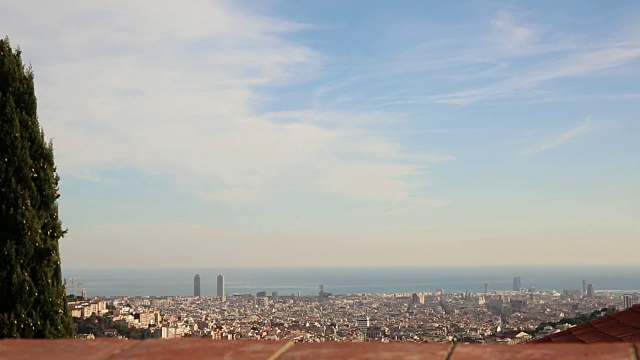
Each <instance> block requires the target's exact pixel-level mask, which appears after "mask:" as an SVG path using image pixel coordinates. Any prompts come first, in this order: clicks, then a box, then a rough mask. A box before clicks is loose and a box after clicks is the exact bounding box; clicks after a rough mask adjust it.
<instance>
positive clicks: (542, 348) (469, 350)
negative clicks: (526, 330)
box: [450, 343, 632, 360]
mask: <svg viewBox="0 0 640 360" xmlns="http://www.w3.org/2000/svg"><path fill="white" fill-rule="evenodd" d="M542 359H545V360H546V359H562V360H572V359H607V360H618V359H620V360H631V359H632V358H631V350H630V344H624V343H618V344H591V345H584V344H563V345H559V344H536V345H531V346H509V345H497V346H495V345H494V346H491V345H458V346H456V348H455V350H454V351H453V354H452V356H451V358H450V360H542Z"/></svg>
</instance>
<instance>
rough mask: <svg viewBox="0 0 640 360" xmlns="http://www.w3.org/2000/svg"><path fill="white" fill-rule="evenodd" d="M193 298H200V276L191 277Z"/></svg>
mask: <svg viewBox="0 0 640 360" xmlns="http://www.w3.org/2000/svg"><path fill="white" fill-rule="evenodd" d="M193 296H200V274H196V276H194V277H193Z"/></svg>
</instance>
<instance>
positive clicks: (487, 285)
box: [484, 283, 489, 295]
mask: <svg viewBox="0 0 640 360" xmlns="http://www.w3.org/2000/svg"><path fill="white" fill-rule="evenodd" d="M488 293H489V283H484V294H485V295H487V294H488Z"/></svg>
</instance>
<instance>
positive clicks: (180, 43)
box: [0, 0, 640, 267]
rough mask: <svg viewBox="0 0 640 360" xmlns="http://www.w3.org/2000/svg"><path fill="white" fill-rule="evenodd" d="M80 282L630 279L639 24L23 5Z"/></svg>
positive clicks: (595, 12) (395, 11) (342, 6)
mask: <svg viewBox="0 0 640 360" xmlns="http://www.w3.org/2000/svg"><path fill="white" fill-rule="evenodd" d="M0 23H1V24H3V27H2V31H3V32H4V33H5V34H7V35H8V36H9V37H10V39H11V42H12V44H13V45H20V46H21V48H22V50H23V51H24V58H25V59H27V61H30V62H31V64H32V65H33V68H34V70H35V73H36V92H37V95H38V98H39V115H40V122H41V124H42V126H43V127H44V130H45V132H46V135H47V137H51V138H53V139H54V145H55V154H56V162H57V165H58V169H59V172H60V175H61V178H62V180H61V191H62V198H61V199H60V212H61V218H62V220H63V222H64V225H65V226H67V227H68V228H69V233H68V235H67V237H65V238H64V239H63V240H62V241H61V252H62V258H63V264H64V266H65V267H108V266H115V267H204V266H207V267H216V266H220V267H229V266H265V265H278V266H302V265H308V266H319V265H327V266H332V265H339V266H345V265H347V266H349V265H353V266H371V265H376V266H378V265H389V266H395V265H517V264H526V265H550V264H554V265H562V264H568V265H585V264H598V265H611V264H635V263H636V262H637V256H636V254H637V252H638V251H639V250H640V245H638V244H640V242H639V241H638V237H639V235H640V221H639V220H640V218H639V214H640V205H639V202H638V199H640V190H639V186H638V185H637V184H639V183H640V159H639V157H638V154H640V141H639V140H640V136H639V134H640V119H638V116H639V114H640V86H639V85H638V84H640V81H639V80H640V79H639V78H640V76H639V74H640V71H639V70H640V40H638V39H640V25H639V24H640V3H638V2H636V1H615V2H584V1H563V2H556V1H546V2H545V1H540V2H536V3H535V4H532V3H527V2H485V1H464V2H462V1H461V2H451V3H448V2H435V1H434V2H426V1H397V2H389V1H322V2H320V1H279V0H272V1H262V2H252V1H229V2H227V1H189V2H185V3H181V4H179V5H178V4H177V3H175V2H170V1H110V2H105V3H99V2H91V3H87V2H82V1H62V2H56V3H55V4H53V3H50V2H45V1H20V2H13V3H6V4H1V5H0Z"/></svg>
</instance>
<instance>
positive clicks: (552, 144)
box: [518, 118, 595, 156]
mask: <svg viewBox="0 0 640 360" xmlns="http://www.w3.org/2000/svg"><path fill="white" fill-rule="evenodd" d="M594 129H595V127H594V126H592V125H591V119H590V118H587V119H586V120H585V121H584V122H582V123H581V124H579V125H578V126H576V127H574V128H572V129H570V130H567V131H565V132H563V133H562V134H560V135H558V136H556V137H554V138H552V139H550V140H547V141H545V142H543V143H541V144H538V145H535V146H532V147H529V148H526V149H523V150H521V151H519V152H518V155H521V156H529V155H534V154H537V153H541V152H543V151H548V150H551V149H555V148H557V147H559V146H563V145H566V144H568V143H569V142H571V141H572V140H573V139H575V138H577V137H579V136H581V135H584V134H586V133H588V132H590V131H592V130H594Z"/></svg>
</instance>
